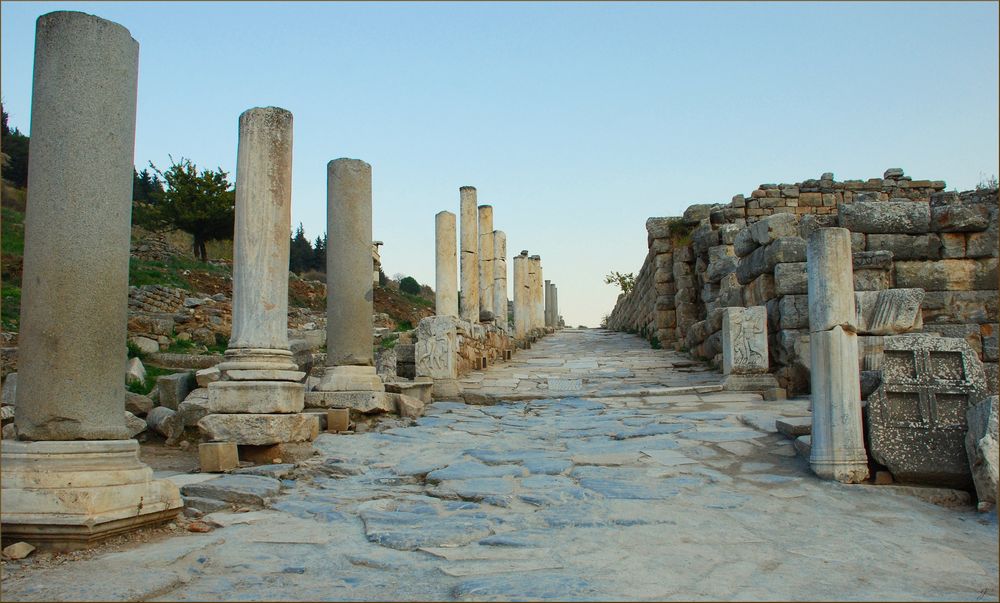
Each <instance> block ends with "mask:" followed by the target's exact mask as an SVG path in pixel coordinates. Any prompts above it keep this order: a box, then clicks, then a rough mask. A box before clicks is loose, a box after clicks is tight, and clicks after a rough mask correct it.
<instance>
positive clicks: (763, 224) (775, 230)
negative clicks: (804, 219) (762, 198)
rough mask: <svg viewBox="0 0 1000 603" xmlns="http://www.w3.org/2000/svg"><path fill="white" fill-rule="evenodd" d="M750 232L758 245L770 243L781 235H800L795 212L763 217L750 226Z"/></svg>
mask: <svg viewBox="0 0 1000 603" xmlns="http://www.w3.org/2000/svg"><path fill="white" fill-rule="evenodd" d="M749 229H750V234H751V236H752V237H753V240H754V241H755V242H756V243H757V244H758V245H768V244H769V243H771V242H772V241H775V240H777V239H780V238H781V237H798V236H799V223H798V220H797V219H796V217H795V214H774V215H771V216H766V217H764V218H761V219H760V220H758V221H757V222H755V223H753V224H752V225H750V226H749Z"/></svg>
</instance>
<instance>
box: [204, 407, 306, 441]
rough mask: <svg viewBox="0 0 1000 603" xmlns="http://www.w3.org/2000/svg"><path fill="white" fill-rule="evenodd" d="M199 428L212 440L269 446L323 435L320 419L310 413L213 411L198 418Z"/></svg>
mask: <svg viewBox="0 0 1000 603" xmlns="http://www.w3.org/2000/svg"><path fill="white" fill-rule="evenodd" d="M198 429H199V430H200V431H201V433H202V436H203V437H204V438H205V439H206V440H208V441H211V442H236V443H237V444H241V445H251V446H266V445H269V444H278V443H282V442H306V441H312V440H314V439H316V436H317V435H318V434H319V420H318V419H317V418H316V417H315V416H313V415H309V414H286V415H276V414H210V415H206V416H204V417H202V419H201V420H200V421H198Z"/></svg>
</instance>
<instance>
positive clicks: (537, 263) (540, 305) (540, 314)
mask: <svg viewBox="0 0 1000 603" xmlns="http://www.w3.org/2000/svg"><path fill="white" fill-rule="evenodd" d="M530 260H531V262H530V263H529V264H528V275H529V280H530V281H531V302H530V303H531V328H532V329H544V328H545V288H544V287H545V285H544V283H543V279H542V258H541V256H537V255H533V256H531V258H530Z"/></svg>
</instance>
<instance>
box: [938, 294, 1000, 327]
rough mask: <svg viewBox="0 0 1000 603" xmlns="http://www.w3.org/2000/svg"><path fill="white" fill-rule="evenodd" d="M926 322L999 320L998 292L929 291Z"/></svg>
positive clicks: (983, 322)
mask: <svg viewBox="0 0 1000 603" xmlns="http://www.w3.org/2000/svg"><path fill="white" fill-rule="evenodd" d="M923 314H924V324H925V325H928V324H937V323H975V324H985V323H991V322H996V321H997V294H996V293H995V292H993V291H927V292H925V293H924V302H923Z"/></svg>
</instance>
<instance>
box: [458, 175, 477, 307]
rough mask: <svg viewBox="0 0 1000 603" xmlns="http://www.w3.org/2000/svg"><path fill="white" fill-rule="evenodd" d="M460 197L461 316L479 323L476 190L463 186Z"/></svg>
mask: <svg viewBox="0 0 1000 603" xmlns="http://www.w3.org/2000/svg"><path fill="white" fill-rule="evenodd" d="M459 195H460V196H461V219H462V247H461V257H462V260H461V268H462V303H461V316H462V318H463V319H465V320H467V321H469V322H472V323H478V322H479V211H478V209H477V208H476V189H475V187H472V186H463V187H462V188H460V189H459Z"/></svg>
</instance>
